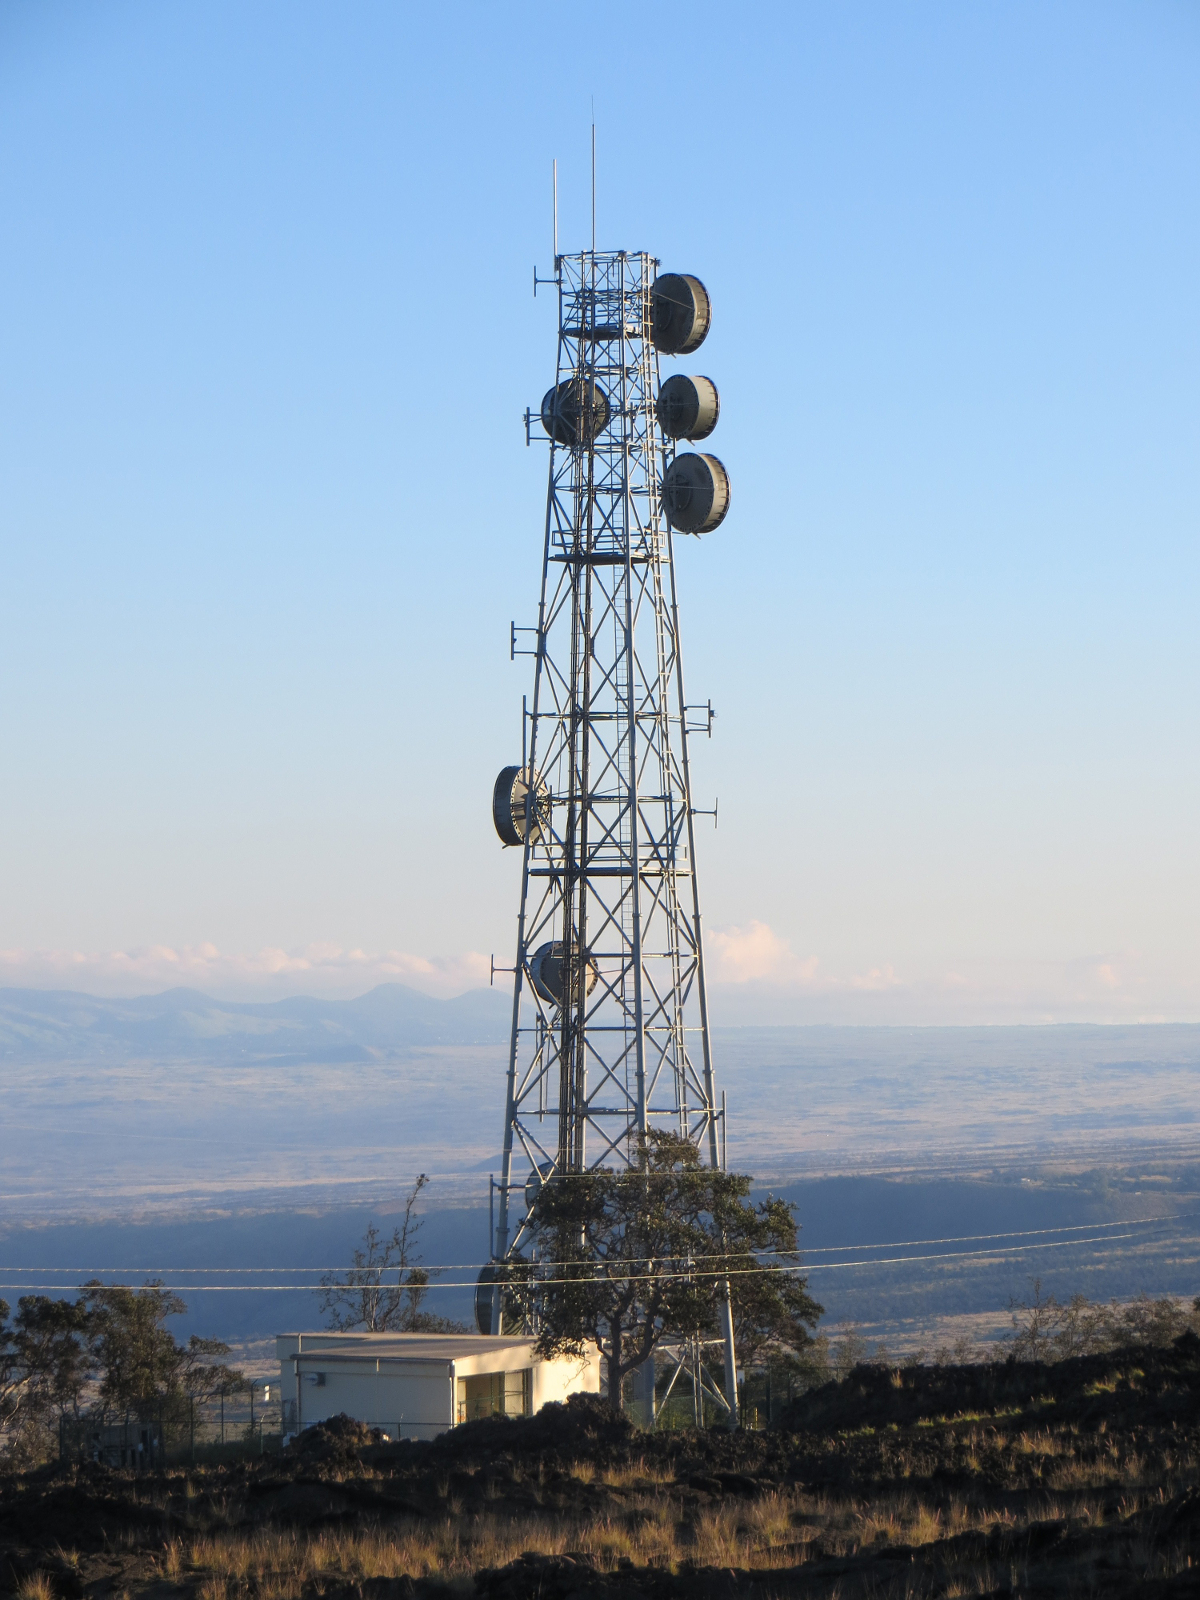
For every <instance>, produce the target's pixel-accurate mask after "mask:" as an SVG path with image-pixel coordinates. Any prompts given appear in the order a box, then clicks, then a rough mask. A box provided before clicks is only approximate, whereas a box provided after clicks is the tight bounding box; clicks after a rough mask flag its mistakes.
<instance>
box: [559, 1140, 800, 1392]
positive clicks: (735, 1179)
mask: <svg viewBox="0 0 1200 1600" xmlns="http://www.w3.org/2000/svg"><path fill="white" fill-rule="evenodd" d="M751 1181H752V1180H751V1179H750V1178H749V1177H747V1176H746V1175H744V1174H741V1173H726V1172H722V1171H720V1170H719V1169H717V1168H714V1167H706V1166H704V1165H703V1164H702V1162H701V1159H700V1155H699V1152H698V1151H697V1150H696V1148H695V1146H694V1145H693V1144H691V1143H690V1142H689V1141H688V1140H687V1139H684V1138H681V1137H680V1136H679V1135H677V1134H669V1133H651V1134H649V1135H647V1137H646V1138H645V1139H644V1140H643V1141H642V1143H641V1145H640V1146H639V1148H638V1150H637V1152H636V1154H635V1158H634V1161H633V1163H632V1164H631V1165H630V1166H629V1167H627V1168H625V1169H623V1170H619V1171H611V1170H607V1169H596V1170H593V1171H591V1172H584V1173H571V1174H568V1175H565V1176H563V1177H560V1178H558V1179H552V1180H551V1181H550V1182H549V1183H547V1184H545V1185H544V1186H543V1187H542V1189H541V1191H540V1193H539V1195H538V1198H537V1200H536V1202H535V1204H534V1208H533V1216H532V1227H533V1238H534V1244H535V1246H536V1250H537V1255H538V1258H539V1270H538V1291H539V1292H538V1299H539V1333H538V1353H539V1354H540V1355H542V1356H543V1357H547V1358H549V1357H553V1356H556V1355H564V1354H571V1355H582V1354H584V1353H585V1352H586V1350H587V1349H588V1347H589V1346H595V1347H596V1348H597V1349H598V1350H599V1351H600V1354H601V1359H602V1360H603V1362H604V1364H605V1368H606V1373H607V1379H608V1395H609V1403H610V1404H611V1405H612V1407H613V1409H614V1410H617V1411H619V1410H620V1409H621V1406H622V1387H623V1384H624V1380H625V1378H626V1377H627V1376H628V1374H629V1373H631V1372H633V1371H634V1370H635V1369H636V1368H637V1367H640V1366H641V1365H642V1363H643V1362H644V1361H645V1360H647V1358H648V1357H649V1356H651V1355H652V1354H653V1353H654V1350H655V1348H656V1347H657V1345H658V1344H659V1343H660V1342H661V1341H662V1340H663V1339H664V1338H665V1337H667V1336H668V1335H679V1336H689V1335H691V1334H694V1333H711V1332H712V1331H713V1330H714V1328H716V1326H717V1325H718V1321H719V1317H720V1314H721V1309H722V1306H723V1302H724V1295H725V1292H726V1290H725V1285H726V1283H727V1282H728V1283H729V1284H730V1285H736V1288H735V1289H734V1312H735V1317H740V1319H741V1321H742V1325H743V1328H744V1329H745V1332H746V1336H747V1338H749V1339H750V1340H751V1341H752V1342H754V1341H755V1340H757V1341H758V1344H759V1346H760V1347H765V1345H766V1343H767V1342H769V1341H770V1339H772V1338H774V1339H780V1338H781V1337H785V1336H786V1337H787V1338H790V1339H792V1340H793V1341H795V1340H797V1339H799V1337H800V1333H799V1331H798V1330H799V1329H800V1327H801V1325H802V1324H804V1323H809V1324H811V1323H815V1321H816V1318H817V1317H818V1316H819V1315H820V1313H821V1307H820V1306H818V1305H817V1304H816V1302H815V1301H812V1300H810V1299H809V1298H808V1296H807V1295H806V1294H804V1293H803V1290H804V1282H803V1280H802V1279H796V1278H794V1276H793V1269H794V1267H795V1265H796V1264H797V1261H798V1257H796V1255H795V1248H796V1224H795V1219H794V1217H793V1215H792V1212H791V1208H790V1207H788V1206H785V1205H784V1204H783V1203H782V1202H781V1201H772V1200H768V1201H765V1202H763V1203H762V1204H761V1205H757V1206H756V1205H754V1204H752V1203H751V1202H750V1201H749V1199H748V1196H749V1193H750V1186H751ZM766 1252H775V1254H773V1255H771V1256H769V1257H768V1260H767V1262H766V1263H763V1262H761V1261H760V1260H759V1256H760V1255H761V1254H764V1253H766ZM797 1289H798V1290H799V1293H798V1292H797ZM804 1336H805V1337H807V1332H806V1330H805V1335H804Z"/></svg>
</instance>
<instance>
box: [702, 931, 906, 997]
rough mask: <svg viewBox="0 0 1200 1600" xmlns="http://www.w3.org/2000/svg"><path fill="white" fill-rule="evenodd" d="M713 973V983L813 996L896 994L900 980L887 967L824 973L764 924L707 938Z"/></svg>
mask: <svg viewBox="0 0 1200 1600" xmlns="http://www.w3.org/2000/svg"><path fill="white" fill-rule="evenodd" d="M707 943H708V952H709V964H708V965H709V974H710V976H711V978H712V981H713V982H714V983H736V984H748V983H761V984H771V985H773V986H777V987H783V988H788V989H799V990H804V991H807V992H810V993H813V994H829V993H835V992H839V991H844V990H847V989H895V988H898V987H900V982H901V981H900V979H899V978H898V977H897V976H896V973H895V971H894V969H893V968H892V967H891V966H890V965H889V966H882V967H872V968H871V969H870V970H869V971H867V972H859V973H851V974H850V975H848V976H846V977H838V976H836V975H834V974H833V973H827V972H824V971H823V970H822V968H821V963H820V961H819V960H818V958H817V957H816V956H798V955H796V953H795V952H794V951H793V949H792V947H791V945H790V944H788V942H787V940H786V939H781V938H780V937H779V935H778V934H777V933H776V932H775V930H774V929H773V928H771V927H768V925H767V924H766V923H765V922H748V923H747V924H746V925H745V927H742V928H724V929H717V930H716V932H714V933H710V934H709V935H708V941H707Z"/></svg>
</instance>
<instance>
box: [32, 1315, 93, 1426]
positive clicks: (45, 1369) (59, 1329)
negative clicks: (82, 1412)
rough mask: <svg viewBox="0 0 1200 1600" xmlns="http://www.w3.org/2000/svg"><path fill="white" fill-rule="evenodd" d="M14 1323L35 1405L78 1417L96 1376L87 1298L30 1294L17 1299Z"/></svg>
mask: <svg viewBox="0 0 1200 1600" xmlns="http://www.w3.org/2000/svg"><path fill="white" fill-rule="evenodd" d="M14 1329H15V1333H16V1345H17V1351H18V1354H19V1357H20V1361H21V1365H22V1367H23V1369H24V1373H25V1378H26V1382H27V1385H28V1388H29V1393H30V1401H31V1407H32V1409H33V1410H34V1411H35V1412H36V1413H37V1414H38V1415H39V1416H43V1417H45V1416H49V1415H50V1414H57V1415H58V1416H59V1417H65V1416H66V1415H67V1414H68V1413H70V1414H71V1415H72V1416H74V1417H76V1418H78V1416H79V1401H80V1397H81V1396H82V1394H83V1392H84V1390H85V1389H86V1388H87V1386H88V1383H89V1382H90V1381H91V1377H92V1359H91V1350H90V1348H89V1335H90V1333H91V1319H90V1317H89V1316H88V1312H87V1307H86V1306H85V1305H84V1303H83V1302H82V1301H81V1300H74V1301H72V1300H51V1299H49V1298H48V1297H47V1296H46V1295H25V1296H24V1297H23V1298H22V1299H21V1300H19V1301H18V1302H17V1315H16V1318H15V1321H14Z"/></svg>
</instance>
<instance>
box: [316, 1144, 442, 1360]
mask: <svg viewBox="0 0 1200 1600" xmlns="http://www.w3.org/2000/svg"><path fill="white" fill-rule="evenodd" d="M428 1182H429V1179H428V1178H427V1177H426V1176H425V1174H424V1173H423V1172H422V1173H419V1174H418V1175H417V1179H416V1181H415V1183H414V1184H413V1186H412V1188H411V1190H410V1191H409V1194H408V1198H407V1200H406V1201H405V1204H404V1221H403V1222H402V1223H401V1225H400V1226H399V1227H398V1228H395V1229H394V1230H393V1232H392V1236H391V1238H390V1239H385V1238H384V1236H383V1234H382V1233H381V1232H380V1231H379V1229H378V1228H377V1227H376V1225H375V1224H374V1223H373V1222H372V1223H371V1224H370V1226H369V1227H368V1228H367V1231H366V1233H365V1234H364V1235H363V1242H362V1245H361V1246H360V1247H359V1248H358V1249H356V1250H355V1252H354V1255H353V1262H354V1264H353V1266H352V1267H350V1268H349V1270H348V1271H345V1272H331V1273H328V1274H326V1276H325V1277H323V1278H322V1279H321V1289H320V1297H321V1299H320V1305H321V1310H322V1312H323V1313H325V1315H326V1317H327V1319H328V1320H327V1324H326V1325H327V1326H328V1327H330V1328H335V1329H337V1330H338V1331H339V1332H343V1333H348V1332H350V1331H351V1330H352V1329H362V1330H363V1331H364V1332H366V1333H465V1332H466V1328H465V1327H464V1326H463V1324H462V1323H461V1322H452V1321H450V1320H449V1319H448V1318H446V1317H438V1316H434V1315H433V1314H432V1313H431V1312H428V1311H422V1310H421V1302H422V1301H423V1300H424V1298H425V1295H426V1293H427V1291H428V1288H429V1277H430V1275H429V1273H428V1272H427V1271H426V1270H425V1268H424V1267H422V1266H420V1265H419V1263H420V1260H421V1255H420V1251H419V1249H418V1246H417V1235H418V1234H419V1233H420V1231H421V1228H422V1227H423V1225H424V1220H425V1219H424V1218H423V1217H420V1216H418V1215H417V1214H416V1204H417V1197H418V1196H419V1195H420V1193H421V1190H422V1189H424V1187H425V1185H426V1184H427V1183H428Z"/></svg>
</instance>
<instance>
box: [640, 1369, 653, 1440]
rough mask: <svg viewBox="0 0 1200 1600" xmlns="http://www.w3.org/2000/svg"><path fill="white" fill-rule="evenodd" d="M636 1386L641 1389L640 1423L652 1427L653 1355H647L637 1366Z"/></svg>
mask: <svg viewBox="0 0 1200 1600" xmlns="http://www.w3.org/2000/svg"><path fill="white" fill-rule="evenodd" d="M638 1388H639V1389H640V1391H641V1401H642V1425H643V1426H644V1427H646V1428H648V1429H650V1430H651V1431H653V1428H654V1357H653V1356H652V1355H649V1356H647V1357H646V1359H645V1361H643V1362H642V1364H641V1366H640V1367H639V1368H638Z"/></svg>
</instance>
